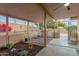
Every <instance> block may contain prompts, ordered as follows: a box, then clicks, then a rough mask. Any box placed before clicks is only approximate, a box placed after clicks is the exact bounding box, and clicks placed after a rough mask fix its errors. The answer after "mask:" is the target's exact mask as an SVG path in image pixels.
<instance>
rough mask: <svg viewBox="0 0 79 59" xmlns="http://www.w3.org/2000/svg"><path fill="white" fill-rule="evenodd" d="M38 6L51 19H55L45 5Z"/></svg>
mask: <svg viewBox="0 0 79 59" xmlns="http://www.w3.org/2000/svg"><path fill="white" fill-rule="evenodd" d="M37 5H38V6H39V7H40V8H41V9H42V10H43V11H44V12H46V13H47V14H48V15H49V16H50V17H51V18H54V17H53V16H52V15H51V14H50V13H49V11H48V10H47V8H46V7H44V6H43V4H41V3H37Z"/></svg>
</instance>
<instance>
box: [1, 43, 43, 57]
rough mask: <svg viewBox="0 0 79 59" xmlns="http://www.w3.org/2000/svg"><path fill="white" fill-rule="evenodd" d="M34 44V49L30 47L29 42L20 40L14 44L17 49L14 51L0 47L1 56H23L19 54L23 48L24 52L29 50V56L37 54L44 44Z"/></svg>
mask: <svg viewBox="0 0 79 59" xmlns="http://www.w3.org/2000/svg"><path fill="white" fill-rule="evenodd" d="M32 46H33V47H32V49H28V43H23V42H19V43H17V44H15V45H14V48H15V49H16V51H14V52H11V50H10V49H7V48H6V47H2V48H0V56H21V55H18V53H19V52H20V51H21V50H24V52H22V53H25V52H28V54H27V56H35V55H36V54H37V53H38V52H39V51H40V50H41V49H42V48H43V46H38V45H32ZM25 50H26V51H25ZM22 56H23V55H22ZM24 56H25V55H24Z"/></svg>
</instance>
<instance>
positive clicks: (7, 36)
mask: <svg viewBox="0 0 79 59" xmlns="http://www.w3.org/2000/svg"><path fill="white" fill-rule="evenodd" d="M6 38H7V43H9V34H8V16H6Z"/></svg>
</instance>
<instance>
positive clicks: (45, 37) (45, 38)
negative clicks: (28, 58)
mask: <svg viewBox="0 0 79 59" xmlns="http://www.w3.org/2000/svg"><path fill="white" fill-rule="evenodd" d="M46 40H47V34H46V12H44V47H46Z"/></svg>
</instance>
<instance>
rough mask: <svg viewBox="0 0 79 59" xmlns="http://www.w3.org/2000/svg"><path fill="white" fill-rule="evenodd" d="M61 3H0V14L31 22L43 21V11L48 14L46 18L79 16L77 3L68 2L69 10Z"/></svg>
mask: <svg viewBox="0 0 79 59" xmlns="http://www.w3.org/2000/svg"><path fill="white" fill-rule="evenodd" d="M63 5H64V3H50V4H47V3H43V4H41V5H38V4H34V3H32V4H28V3H25V4H23V3H22V4H21V3H14V4H12V3H9V4H8V3H4V4H3V3H2V4H0V14H3V15H7V16H12V17H16V18H20V19H25V20H29V21H33V22H43V20H44V11H46V12H47V14H48V15H47V20H50V19H53V18H54V19H59V18H64V17H76V16H79V4H70V11H68V10H67V9H66V8H65V7H64V6H63Z"/></svg>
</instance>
